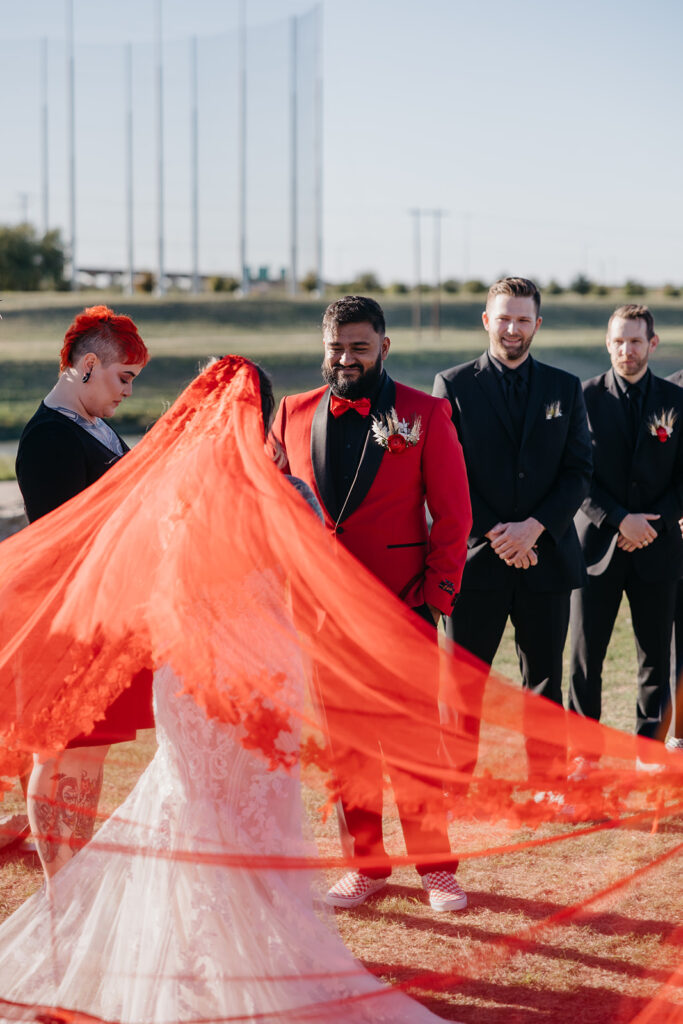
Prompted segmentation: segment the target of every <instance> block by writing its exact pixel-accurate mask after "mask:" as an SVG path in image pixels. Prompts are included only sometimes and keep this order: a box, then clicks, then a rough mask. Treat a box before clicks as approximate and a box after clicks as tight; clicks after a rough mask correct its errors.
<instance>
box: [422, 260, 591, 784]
mask: <svg viewBox="0 0 683 1024" xmlns="http://www.w3.org/2000/svg"><path fill="white" fill-rule="evenodd" d="M540 306H541V296H540V293H539V291H538V288H537V287H536V285H535V284H534V283H533V281H529V280H527V279H526V278H522V277H507V278H503V279H502V280H500V281H496V282H495V284H493V285H492V286H491V288H490V289H489V292H488V297H487V300H486V309H485V310H484V312H483V313H482V322H483V325H484V329H485V330H486V332H487V334H488V337H489V347H488V351H487V352H484V354H483V355H482V356H480V357H479V358H478V359H475V360H474V361H473V362H470V363H464V364H462V365H460V366H455V367H453V368H452V369H450V370H446V371H444V372H443V373H439V374H437V376H436V379H435V381H434V391H433V393H434V395H436V396H438V397H440V398H447V399H448V401H449V403H450V406H451V411H452V417H453V423H454V424H455V427H456V430H457V432H458V437H459V438H460V442H461V444H462V447H463V451H464V455H465V464H466V466H467V475H468V478H469V483H470V496H471V499H472V515H473V519H474V523H473V527H472V533H471V535H470V538H469V541H468V551H467V564H466V566H465V571H464V574H463V580H462V587H461V593H460V597H459V598H458V603H457V606H456V607H455V609H454V612H453V615H452V616H451V618H450V620H449V621H448V623H447V624H446V631H447V633H448V636H449V637H450V638H451V639H452V640H454V641H455V642H456V643H458V644H460V645H461V646H462V647H464V648H466V649H467V650H468V651H471V652H472V654H474V655H476V656H477V657H478V658H480V659H481V660H482V661H484V662H485V663H486V664H488V665H490V664H491V663H492V661H493V658H494V656H495V654H496V651H497V650H498V646H499V644H500V641H501V638H502V636H503V630H504V629H505V624H506V622H507V619H508V617H509V618H510V619H511V621H512V624H513V626H514V629H515V644H516V647H517V654H518V657H519V664H520V668H521V672H522V683H523V685H524V686H525V687H526V688H527V689H529V690H531V691H532V692H533V693H535V694H539V695H541V696H544V697H547V698H549V699H550V700H552V701H554V702H555V703H556V704H560V705H561V704H562V651H563V648H564V644H565V639H566V636H567V628H568V624H569V597H570V593H571V591H572V590H573V589H574V588H575V587H580V586H581V585H582V583H583V582H584V580H585V568H584V563H583V557H582V555H581V548H580V546H579V541H578V538H577V535H576V529H575V528H574V522H573V519H574V515H575V513H576V511H577V509H578V508H579V506H580V504H581V502H582V501H583V499H584V498H585V497H586V495H587V493H588V487H589V483H590V477H591V446H590V439H589V436H588V424H587V422H586V408H585V405H584V401H583V395H582V392H581V384H580V382H579V380H578V378H577V377H574V376H573V375H572V374H570V373H566V372H565V371H564V370H559V369H557V368H556V367H554V366H548V365H546V364H544V363H540V362H538V361H537V360H536V359H534V358H533V357H532V356H531V354H530V351H529V349H530V346H531V343H532V341H533V339H534V337H535V336H536V333H537V331H538V329H539V328H540V326H541V317H540V315H539V313H540ZM473 710H475V713H474V715H473V716H472V718H471V720H469V721H467V722H466V723H464V725H465V728H466V729H467V730H468V731H469V732H471V733H472V734H474V735H477V734H478V716H477V714H476V709H473ZM527 754H528V757H529V769H530V773H531V774H532V775H537V776H539V779H540V780H542V779H544V778H545V777H547V775H548V773H552V774H555V773H557V774H558V775H563V774H564V772H565V769H566V765H565V764H564V763H562V759H563V754H562V752H561V751H560V750H558V749H556V748H554V747H553V746H552V745H546V744H544V743H543V742H542V741H539V740H538V739H537V738H536V739H528V740H527ZM463 767H464V766H463Z"/></svg>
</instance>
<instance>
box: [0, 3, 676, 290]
mask: <svg viewBox="0 0 683 1024" xmlns="http://www.w3.org/2000/svg"><path fill="white" fill-rule="evenodd" d="M309 7H310V4H309V3H308V2H299V0H249V2H248V21H249V24H250V25H251V26H254V27H255V26H266V27H265V28H261V29H259V30H258V32H257V33H256V35H255V36H254V39H255V40H256V43H255V50H254V52H255V53H256V54H257V55H258V56H257V63H258V64H259V68H260V69H265V70H267V69H268V68H269V67H271V65H272V67H273V68H276V67H279V68H280V71H282V72H283V73H284V72H285V68H286V51H285V50H284V49H283V46H282V42H283V39H285V38H286V35H285V32H284V26H283V20H284V19H286V17H287V16H288V15H290V14H292V13H295V12H302V11H305V10H307V9H308V8H309ZM164 12H165V13H164V18H165V33H166V38H167V39H168V40H169V47H170V49H169V53H171V54H172V53H173V52H174V51H173V47H174V46H175V47H177V49H178V53H180V52H181V48H182V47H184V43H183V42H182V41H183V40H184V39H185V38H186V37H187V36H188V35H190V34H192V33H197V34H199V35H200V36H202V37H211V36H216V37H217V38H220V34H221V33H225V32H231V31H233V30H234V27H235V23H236V15H237V4H236V2H235V0H192V2H188V0H165V2H164ZM75 13H76V38H77V43H78V44H79V46H80V47H83V46H85V45H86V44H87V45H88V46H89V47H90V48H91V51H92V52H91V57H92V59H93V60H94V61H95V64H96V65H100V64H101V78H102V80H103V82H104V80H107V81H110V80H111V79H112V76H113V74H114V72H113V70H111V69H112V68H116V67H117V65H116V60H118V56H116V55H117V54H118V53H119V50H120V44H121V43H123V42H125V41H128V40H130V39H134V40H136V42H137V44H138V45H139V46H140V47H144V44H145V42H148V43H149V44H150V48H149V53H150V56H151V52H152V51H151V41H152V39H153V29H154V3H153V0H112V2H109V0H97V2H93V0H75ZM0 14H1V17H2V35H1V38H0V58H2V60H0V84H1V87H2V90H3V93H4V95H3V101H2V111H3V113H2V116H1V120H0V127H1V129H2V135H1V136H0V137H1V138H2V140H3V145H2V150H1V152H2V159H1V161H0V220H3V221H12V220H17V219H18V217H19V215H20V209H21V208H22V206H21V204H22V202H28V204H29V211H30V213H32V215H33V216H34V217H35V218H36V219H38V218H39V212H40V193H39V175H38V167H37V159H36V153H37V142H36V133H37V127H36V125H35V124H34V123H33V122H32V116H33V114H31V116H29V114H28V111H34V109H35V106H36V103H37V95H38V91H37V90H38V86H37V78H38V65H37V63H36V61H35V59H33V58H32V56H31V54H32V52H33V51H32V49H31V47H32V46H33V42H32V41H34V40H36V39H37V38H39V37H40V36H43V35H45V36H48V37H50V38H51V39H54V40H63V38H64V12H63V5H62V3H61V0H21V3H17V2H16V0H0ZM273 23H278V24H279V26H280V27H279V28H277V26H276V27H275V28H273V29H272V31H271V29H269V28H268V27H267V26H269V25H272V24H273ZM682 38H683V5H681V4H680V3H676V2H668V0H651V2H650V3H648V4H643V3H635V2H632V0H621V2H618V3H617V2H612V0H593V2H586V0H578V2H575V3H573V4H571V5H570V4H552V3H548V2H547V0H545V2H541V0H520V2H518V3H515V4H511V3H510V2H509V0H479V2H477V3H472V2H468V3H461V2H458V0H416V2H408V0H325V2H324V88H325V106H324V114H325V116H324V122H325V146H324V181H325V188H324V195H325V272H326V275H327V276H328V277H330V278H333V279H340V278H348V277H350V276H352V275H353V274H354V273H355V272H357V271H359V270H364V269H373V270H375V271H377V272H378V273H379V275H380V277H381V278H382V279H383V280H384V281H385V282H388V281H390V280H392V279H403V280H408V281H410V280H411V279H412V276H413V261H412V224H411V221H410V218H409V215H408V210H409V209H410V208H413V207H423V208H443V209H445V210H446V211H448V216H447V217H446V218H445V219H444V221H443V273H444V276H451V275H452V276H456V277H462V276H463V275H465V274H466V275H467V276H479V277H483V278H485V279H489V278H492V277H494V276H497V275H498V274H499V273H501V272H509V273H513V272H514V273H522V274H527V275H531V276H536V277H538V278H539V279H540V280H541V281H547V280H548V279H549V278H550V277H556V278H559V279H560V280H563V281H566V280H568V279H569V278H570V277H571V276H573V274H575V273H576V272H577V271H578V270H583V271H585V272H587V273H588V274H589V275H590V276H591V277H594V278H599V279H602V280H608V281H609V280H614V281H622V280H624V279H625V278H627V277H633V278H637V279H640V280H644V281H647V282H653V283H656V282H663V281H669V280H670V281H673V282H677V283H681V282H683V245H682V244H681V226H682V224H683V200H682V198H681V187H682V183H683V174H682V172H681V168H682V167H683V141H682V139H681V131H680V122H681V109H683V102H682V101H683V84H682V76H683V70H682V69H681V61H680V54H679V47H680V40H681V39H682ZM22 41H23V42H22ZM206 45H207V47H209V49H210V43H208V42H207V44H206ZM182 52H183V53H184V49H183V51H182ZM207 52H208V50H207ZM230 59H231V55H230V54H228V53H227V52H226V57H225V62H226V65H227V64H229V63H230ZM108 61H109V62H110V63H108ZM111 62H113V63H111ZM86 63H87V62H86ZM180 63H181V62H180V58H179V60H178V62H176V61H174V60H172V59H171V61H170V65H171V66H169V67H168V69H167V76H168V80H169V90H170V91H169V96H170V97H171V98H172V96H173V84H172V78H173V75H174V69H175V70H176V71H178V73H180V72H179V70H178V69H179V68H180ZM2 68H4V70H2ZM183 73H184V72H183ZM227 74H228V72H227V70H226V75H227ZM284 80H286V79H283V81H284ZM55 81H57V80H56V79H55ZM182 81H183V82H184V81H185V79H182ZM226 81H227V79H226ZM273 81H274V79H273ZM175 87H176V88H177V89H181V88H183V86H182V85H179V84H178V83H176V86H175ZM104 88H105V86H104V85H103V89H104ZM55 89H57V85H55ZM140 89H141V90H147V92H148V93H149V96H147V97H143V96H142V92H141V96H140V105H141V108H142V107H143V106H144V105H145V102H149V103H151V92H152V86H151V77H150V78H148V79H144V77H141V78H140ZM259 89H260V93H259ZM114 91H115V90H114ZM275 92H276V93H277V92H278V87H277V86H276V87H275ZM103 96H104V93H103ZM278 99H280V100H282V97H279V96H275V97H273V85H272V81H271V82H270V84H268V79H267V78H264V79H263V81H262V84H261V85H260V86H257V87H255V97H254V104H253V112H252V118H253V120H254V132H253V135H254V138H255V139H256V140H257V141H258V138H259V134H261V136H262V139H261V145H262V146H264V145H265V143H264V141H263V139H264V138H267V139H268V140H269V144H270V152H268V150H267V148H264V149H262V150H261V151H257V152H255V154H254V157H253V161H252V167H251V171H250V179H251V180H253V182H254V192H257V191H258V188H257V184H258V183H259V182H261V181H263V182H267V181H268V180H269V179H268V178H267V174H268V173H271V174H273V175H275V177H276V179H277V180H278V181H279V182H280V183H281V184H282V191H278V189H276V188H274V189H273V190H272V194H271V196H270V203H269V201H268V199H267V198H265V197H262V198H261V199H260V200H259V201H257V198H256V197H255V196H254V195H252V199H251V203H250V222H251V224H252V227H253V230H254V243H253V246H252V250H253V251H252V253H251V254H250V260H251V261H252V262H254V263H257V262H267V263H270V265H271V266H273V267H275V266H277V265H278V264H279V263H280V262H282V261H283V260H284V258H285V257H286V225H287V212H286V175H287V153H286V145H285V142H286V135H285V134H284V129H277V128H273V127H272V126H271V120H270V119H272V118H273V116H274V113H273V108H275V107H277V100H278ZM225 100H226V102H225V103H224V104H223V105H221V104H217V105H214V107H213V108H212V113H211V115H210V120H211V124H210V125H208V126H207V125H206V124H205V125H204V128H203V132H204V133H205V136H206V137H207V139H208V137H209V136H214V135H218V134H220V130H221V125H223V124H224V122H225V123H228V122H229V121H230V119H231V118H232V119H234V116H235V115H234V110H233V109H232V105H231V104H232V100H233V97H232V95H230V96H228V95H227V94H226V96H225ZM59 102H60V100H59V97H56V98H55V103H54V106H55V108H58V106H59ZM81 102H82V108H81V114H80V120H79V131H81V132H83V131H84V129H87V130H88V132H91V133H92V134H91V135H90V137H89V138H90V143H91V144H90V146H89V147H86V146H85V145H84V143H83V142H81V145H80V147H79V164H78V166H79V172H78V179H79V234H82V237H83V241H82V243H81V250H82V252H83V253H86V254H87V256H88V258H90V259H93V260H96V259H101V260H102V261H103V262H105V263H107V262H116V261H117V255H118V253H119V252H120V239H119V235H118V234H117V231H118V230H119V228H120V222H121V217H122V206H121V198H120V193H121V188H120V173H119V172H120V168H119V164H118V162H117V161H119V157H118V156H117V155H116V153H114V154H113V155H112V154H110V153H108V151H107V143H106V135H105V134H104V129H105V127H106V126H103V125H102V124H98V123H96V122H97V121H98V118H97V117H96V116H94V115H93V114H92V113H89V112H88V109H87V101H86V99H85V98H84V99H83V100H82V101H81ZM101 102H102V103H104V100H102V101H101ZM169 102H172V99H171V100H170V101H169ZM112 109H114V108H112ZM116 109H118V108H116ZM283 109H284V107H283ZM145 116H147V115H143V113H141V115H140V118H141V123H142V128H141V129H140V130H141V131H144V132H145V137H146V140H147V146H146V149H147V154H146V155H147V158H148V159H151V153H150V151H151V150H152V149H153V134H152V123H151V122H145V120H144V117H145ZM207 116H209V115H207ZM55 118H56V121H55V126H54V128H53V131H52V135H53V138H52V143H51V145H52V152H51V168H53V170H52V174H53V176H54V197H53V198H51V202H52V205H53V208H54V216H55V218H56V219H57V220H59V219H60V218H62V219H63V217H64V215H65V210H66V205H65V196H64V193H65V186H64V183H65V173H64V166H65V153H64V142H63V130H62V128H61V127H60V122H59V119H58V117H57V113H56V114H55ZM105 120H108V119H105ZM117 125H118V122H116V120H115V119H114V120H113V122H112V123H111V124H110V129H111V131H112V132H113V133H114V135H115V136H116V132H117V131H118V127H117ZM145 125H146V127H145ZM185 130H186V129H185V125H184V122H183V125H182V126H179V127H178V131H177V133H176V132H174V122H173V113H171V114H169V127H168V131H167V137H168V139H169V145H168V150H167V159H168V162H169V167H168V174H167V178H168V190H169V214H168V216H169V250H170V257H169V262H170V263H173V264H174V265H176V264H177V265H180V264H182V263H183V262H184V263H185V264H186V265H187V264H188V263H189V238H188V232H187V223H188V216H189V214H188V210H187V206H188V205H189V204H188V202H187V199H186V196H187V190H186V182H187V178H188V171H187V146H186V144H185V142H184V141H183V139H184V136H183V132H184V131H185ZM150 136H151V137H150ZM116 137H117V138H118V136H116ZM212 144H213V143H212ZM255 144H256V143H255ZM215 145H216V146H218V142H216V143H215ZM144 148H145V147H144V145H143V149H144ZM276 150H277V151H276ZM205 153H210V155H209V156H207V157H206V160H205V165H203V166H202V175H203V176H204V183H203V202H204V203H205V206H203V207H202V230H201V237H202V264H203V266H204V268H205V269H207V270H213V269H219V268H218V266H217V264H218V263H223V264H226V265H225V266H223V267H221V269H225V270H235V269H236V262H237V260H236V251H237V245H236V240H235V237H234V231H235V223H234V216H233V215H232V214H231V215H230V216H231V217H232V219H231V220H230V219H228V220H226V223H225V226H224V227H220V225H219V223H218V218H217V217H216V216H214V211H213V207H212V206H211V202H213V201H215V200H210V197H211V195H212V194H213V193H212V190H215V189H217V188H218V187H219V183H220V181H221V178H220V172H221V169H223V170H224V172H225V173H224V175H223V179H222V180H223V194H222V200H221V201H222V203H223V204H224V205H225V206H226V207H227V206H229V207H230V209H231V210H233V211H234V208H235V206H236V202H235V200H234V194H233V193H234V177H235V171H234V163H235V158H234V152H233V150H232V146H231V145H228V144H227V143H226V148H225V150H224V151H221V152H219V150H215V151H213V150H210V146H209V144H208V141H207V148H205ZM140 159H141V160H142V157H140ZM140 173H141V174H142V171H141V172H140ZM146 173H148V178H149V180H148V181H147V183H145V182H144V181H142V180H141V182H140V185H139V187H137V188H136V191H137V194H138V197H139V198H140V208H139V211H138V217H139V229H138V230H139V234H140V240H139V243H138V246H137V247H138V251H139V252H140V253H141V254H145V256H147V254H149V257H150V259H151V258H152V257H153V252H154V209H153V205H154V204H153V170H151V171H149V172H146ZM21 192H25V193H26V194H27V196H28V198H27V199H25V200H22V199H21V198H20V193H21ZM60 196H61V198H60ZM226 216H227V214H226ZM431 228H432V224H431V221H428V222H425V224H424V251H423V269H424V277H425V278H429V276H430V275H431V273H432V266H433V264H432V237H431ZM119 233H120V232H119ZM269 247H270V249H271V250H272V251H269ZM119 261H120V260H119ZM302 269H305V268H302Z"/></svg>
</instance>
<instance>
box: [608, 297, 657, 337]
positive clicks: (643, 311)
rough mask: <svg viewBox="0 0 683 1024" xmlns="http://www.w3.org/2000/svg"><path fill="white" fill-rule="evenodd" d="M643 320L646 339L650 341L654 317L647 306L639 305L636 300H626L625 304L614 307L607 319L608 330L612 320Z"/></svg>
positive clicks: (653, 333)
mask: <svg viewBox="0 0 683 1024" xmlns="http://www.w3.org/2000/svg"><path fill="white" fill-rule="evenodd" d="M617 319H619V320H644V321H645V332H646V334H647V340H648V341H651V340H652V338H654V336H655V318H654V317H653V315H652V312H651V310H650V309H649V308H648V307H647V306H642V305H639V304H638V303H637V302H628V303H627V304H626V305H625V306H619V308H618V309H615V310H614V312H613V313H612V315H611V317H610V318H609V320H608V321H607V330H608V331H609V329H610V327H611V325H612V321H613V320H617Z"/></svg>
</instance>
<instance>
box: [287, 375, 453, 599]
mask: <svg viewBox="0 0 683 1024" xmlns="http://www.w3.org/2000/svg"><path fill="white" fill-rule="evenodd" d="M329 404H330V391H329V388H325V387H322V388H317V389H316V390H315V391H308V392H307V393H306V394H303V395H292V396H290V397H288V398H284V399H283V400H282V402H281V404H280V408H279V410H278V414H277V417H276V419H275V424H274V426H273V433H274V434H275V436H276V437H277V439H278V440H279V442H280V444H281V445H282V447H283V449H284V451H285V453H286V456H287V461H288V464H289V472H290V473H292V474H293V475H294V476H298V477H301V479H302V480H305V481H306V483H307V484H308V485H309V486H310V487H311V488H312V489H313V491H314V493H315V494H316V496H317V497H318V500H319V501H320V504H321V505H322V509H323V513H324V515H325V525H326V526H327V528H328V529H329V530H330V531H331V532H332V533H333V534H334V535H335V536H336V537H337V539H338V540H339V542H340V543H341V544H343V545H344V547H345V548H347V549H348V550H349V551H350V552H351V553H352V554H353V555H355V557H356V558H357V559H358V560H359V561H360V562H362V563H363V565H365V566H366V567H367V568H368V569H369V570H370V571H371V572H373V573H374V574H375V575H376V576H377V577H379V579H380V580H382V581H383V583H385V584H386V586H387V587H389V589H390V590H393V591H394V593H396V594H398V595H399V596H400V597H401V598H403V600H404V601H405V602H406V603H407V604H408V605H410V606H411V607H413V608H414V607H417V606H419V605H421V604H423V603H424V602H427V603H428V604H432V605H434V606H435V607H437V608H439V609H440V610H441V611H442V612H443V613H444V614H445V615H449V614H450V612H451V609H452V607H453V603H454V600H455V597H456V595H457V593H458V591H459V589H460V579H461V577H462V572H463V567H464V564H465V555H466V551H467V537H468V535H469V532H470V529H471V526H472V511H471V507H470V497H469V490H468V486H467V475H466V472H465V461H464V458H463V454H462V448H461V447H460V442H459V440H458V435H457V433H456V431H455V428H454V426H453V424H452V422H451V410H450V406H449V404H448V402H446V401H444V400H443V399H438V398H432V397H430V396H429V395H425V394H423V392H421V391H416V390H415V389H414V388H409V387H406V386H405V385H403V384H396V383H395V382H394V381H393V380H392V379H391V378H390V377H388V376H386V375H385V378H384V383H383V385H382V388H381V390H380V394H379V396H378V398H377V401H376V403H375V413H376V414H378V413H386V412H388V411H389V410H390V409H392V408H395V410H396V413H397V415H398V418H399V419H402V420H407V421H408V424H409V425H412V424H413V422H414V421H415V418H416V417H417V416H419V417H421V420H422V427H421V432H420V438H419V441H418V442H417V444H416V445H414V446H411V447H408V448H406V449H405V450H404V451H401V452H396V453H392V452H390V451H388V450H387V449H386V448H384V447H382V446H381V445H380V444H379V443H378V442H377V441H376V440H375V439H374V437H373V434H372V431H370V434H369V437H368V443H367V444H366V446H365V449H364V453H363V456H362V458H361V462H360V467H359V471H358V473H357V476H356V479H355V481H354V483H353V485H352V486H351V489H350V491H349V494H348V496H347V499H346V501H345V502H343V503H342V507H341V508H338V507H337V496H336V494H335V490H334V486H333V481H332V476H331V474H330V473H329V472H328V446H327V424H328V420H329V416H330V413H329ZM346 415H351V414H350V413H347V414H346ZM425 501H426V502H427V504H428V506H429V511H430V513H431V516H432V519H433V525H432V529H431V532H430V530H429V528H428V526H427V518H426V515H425Z"/></svg>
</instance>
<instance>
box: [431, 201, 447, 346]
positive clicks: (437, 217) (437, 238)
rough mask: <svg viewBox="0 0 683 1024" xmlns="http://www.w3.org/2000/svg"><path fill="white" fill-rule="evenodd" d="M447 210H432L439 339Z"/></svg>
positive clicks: (436, 316)
mask: <svg viewBox="0 0 683 1024" xmlns="http://www.w3.org/2000/svg"><path fill="white" fill-rule="evenodd" d="M446 213H447V211H446V210H432V217H433V218H434V318H433V327H434V333H435V335H436V338H437V341H438V339H439V338H440V336H441V218H442V217H445V216H446Z"/></svg>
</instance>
